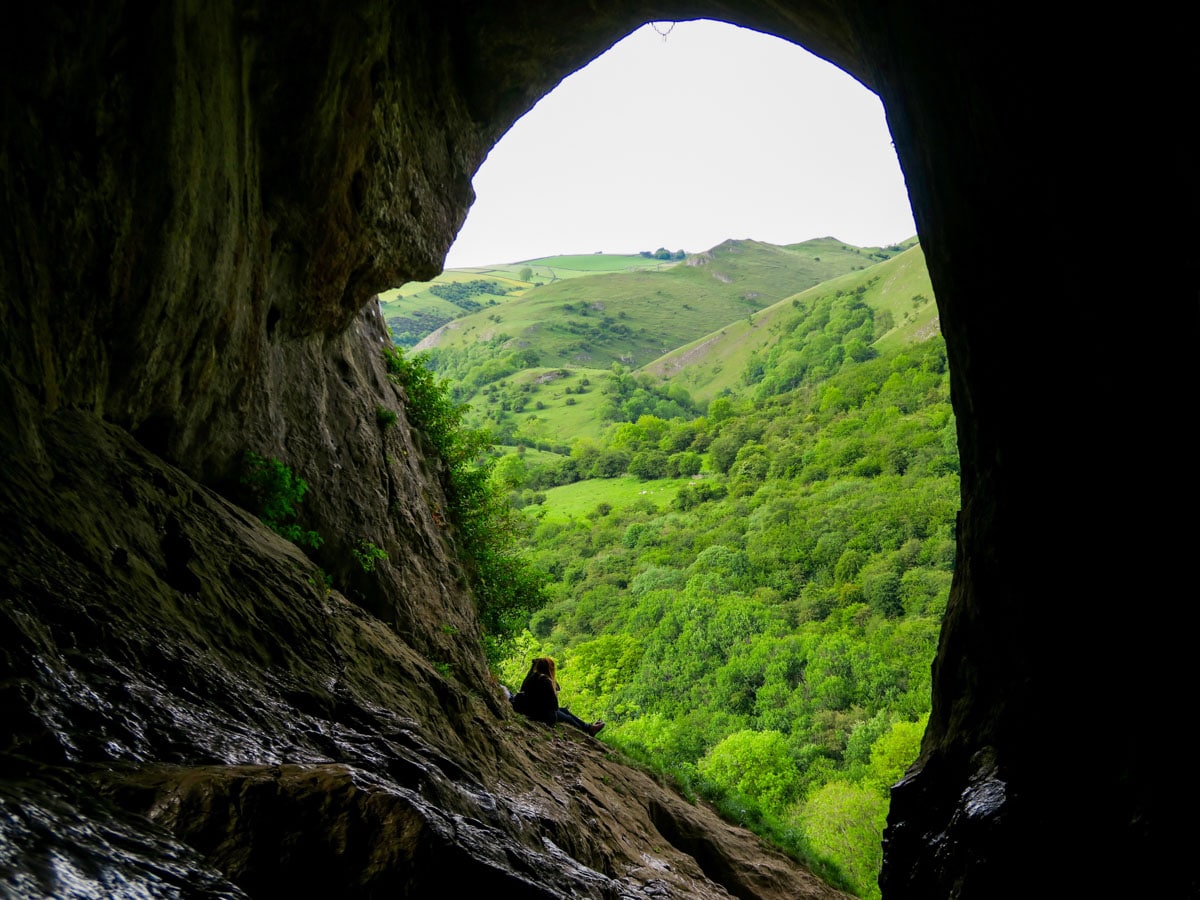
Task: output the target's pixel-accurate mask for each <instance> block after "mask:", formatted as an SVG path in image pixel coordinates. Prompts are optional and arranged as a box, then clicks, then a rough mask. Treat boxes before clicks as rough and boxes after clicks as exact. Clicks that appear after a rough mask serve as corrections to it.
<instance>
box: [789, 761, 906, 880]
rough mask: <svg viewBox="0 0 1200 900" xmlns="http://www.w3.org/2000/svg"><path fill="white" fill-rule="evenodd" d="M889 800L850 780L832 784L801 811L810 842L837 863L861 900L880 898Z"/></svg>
mask: <svg viewBox="0 0 1200 900" xmlns="http://www.w3.org/2000/svg"><path fill="white" fill-rule="evenodd" d="M887 810H888V801H887V798H886V797H882V796H880V795H879V794H878V793H877V792H876V791H872V790H869V789H867V788H864V787H859V786H858V785H856V784H851V783H850V782H848V781H831V782H829V783H828V784H826V785H825V786H824V787H821V788H820V789H818V790H817V791H816V792H815V793H814V794H813V795H812V796H811V797H810V798H809V799H808V801H807V802H806V803H804V804H802V806H801V807H800V809H799V814H798V816H797V819H798V820H799V823H800V827H801V828H803V829H804V832H805V834H806V835H807V836H808V839H809V842H810V843H811V844H812V845H813V846H814V847H816V848H817V849H818V850H820V851H822V852H823V853H824V854H827V855H828V856H829V857H831V858H832V859H833V861H834V862H836V863H837V865H838V868H840V869H841V870H842V872H844V873H845V875H846V877H847V878H848V879H850V882H851V884H853V885H854V888H855V893H857V894H858V896H859V897H864V898H866V897H869V898H877V897H879V896H880V894H879V885H878V882H877V879H878V878H879V868H880V866H881V865H882V864H883V828H884V825H886V824H887Z"/></svg>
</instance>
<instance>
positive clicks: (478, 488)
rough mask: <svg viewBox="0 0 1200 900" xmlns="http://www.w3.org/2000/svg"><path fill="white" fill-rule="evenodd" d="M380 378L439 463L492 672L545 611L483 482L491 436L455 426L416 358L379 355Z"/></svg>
mask: <svg viewBox="0 0 1200 900" xmlns="http://www.w3.org/2000/svg"><path fill="white" fill-rule="evenodd" d="M384 358H385V361H386V362H387V368H388V378H389V379H391V380H392V381H393V382H394V383H395V384H398V385H400V386H401V387H403V388H404V391H405V393H406V394H407V395H408V407H407V411H408V413H409V421H410V422H412V424H413V427H414V428H415V429H418V430H420V431H421V432H422V433H423V434H424V435H425V436H426V437H427V438H428V439H429V441H430V443H432V444H433V446H434V448H435V450H436V451H437V454H438V455H439V456H440V457H441V458H442V460H443V461H444V462H445V463H446V467H445V470H444V472H445V474H444V475H443V483H442V487H443V490H444V491H445V493H446V499H447V503H448V512H449V517H450V522H451V524H452V525H453V527H454V530H455V532H456V533H457V535H458V538H459V547H460V559H461V560H462V562H463V564H464V566H465V568H466V570H467V578H468V582H469V586H470V588H471V593H472V595H473V596H474V599H475V605H476V610H477V612H478V615H479V624H480V627H481V628H482V630H483V641H484V652H485V653H486V655H487V658H488V662H489V663H490V664H491V665H492V666H493V668H494V667H496V666H497V665H499V663H500V661H501V660H503V659H504V658H505V657H507V656H508V655H509V654H510V653H511V651H512V649H513V647H514V646H515V641H516V639H517V636H518V635H519V634H521V633H522V632H523V631H524V629H525V626H526V624H527V623H528V621H529V616H530V614H531V613H532V612H534V611H535V610H537V609H540V608H541V607H542V606H544V605H545V603H546V593H545V591H546V576H545V574H544V573H542V572H539V571H537V570H535V569H534V568H533V566H532V565H530V563H529V562H528V561H527V560H526V559H524V558H523V557H522V556H521V555H520V553H519V552H518V541H519V539H520V537H521V536H522V534H523V532H524V531H525V528H526V525H525V520H524V519H522V518H521V517H520V514H519V513H518V512H517V511H516V510H514V509H513V508H512V506H510V505H509V503H508V499H507V496H506V494H505V489H504V487H503V486H502V485H501V484H499V483H498V482H497V481H496V480H494V479H492V478H491V467H492V465H493V462H494V461H493V460H492V459H491V458H489V457H488V456H487V454H488V452H489V451H491V450H492V448H493V444H492V439H491V435H489V434H488V432H486V431H482V430H477V429H471V428H467V427H465V426H464V425H463V421H462V419H463V414H464V413H465V411H466V405H465V404H457V403H455V402H454V401H453V400H452V399H451V397H450V392H449V390H448V389H447V387H446V384H445V383H444V382H442V381H439V380H438V379H437V377H436V376H435V375H434V373H433V371H432V370H430V369H429V368H428V367H426V366H425V364H424V359H423V358H422V357H421V356H420V355H418V356H414V357H412V358H411V359H408V358H405V356H404V354H403V353H402V352H401V351H400V350H398V349H396V348H387V349H385V350H384Z"/></svg>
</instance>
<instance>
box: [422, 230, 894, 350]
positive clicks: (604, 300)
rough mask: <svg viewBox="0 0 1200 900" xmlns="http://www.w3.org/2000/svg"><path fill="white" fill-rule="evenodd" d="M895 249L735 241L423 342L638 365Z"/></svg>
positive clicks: (572, 289) (553, 290)
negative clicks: (718, 325)
mask: <svg viewBox="0 0 1200 900" xmlns="http://www.w3.org/2000/svg"><path fill="white" fill-rule="evenodd" d="M894 252H895V251H892V250H885V249H882V248H875V249H863V248H857V247H849V246H847V245H844V244H842V243H840V242H839V241H837V240H835V239H833V238H823V239H820V240H815V241H808V242H805V243H803V244H796V245H792V246H788V247H780V246H776V245H773V244H765V243H761V242H759V241H726V242H725V243H723V244H720V245H719V246H717V247H714V248H713V249H711V250H708V251H705V252H704V253H697V254H693V255H691V256H689V257H687V259H686V260H684V261H683V262H679V263H676V264H674V265H671V266H668V267H665V268H662V269H653V270H641V271H634V272H615V273H608V274H603V275H593V276H590V277H587V276H585V277H578V278H570V279H561V280H559V281H556V282H553V283H550V284H546V285H544V286H542V287H539V288H537V289H536V290H531V291H528V292H526V293H525V294H523V295H522V296H521V297H520V298H518V299H514V300H512V301H510V302H508V303H505V304H503V305H498V306H496V307H494V308H489V309H486V310H481V311H479V312H476V313H474V314H472V315H467V316H463V317H462V318H459V319H456V320H455V321H453V322H451V323H450V324H449V325H447V326H446V327H445V328H443V329H441V330H440V331H438V332H437V333H436V334H434V335H431V336H430V337H429V338H427V339H425V340H424V341H422V342H421V343H420V344H418V345H417V346H418V349H430V348H434V347H436V348H438V349H439V350H441V351H443V352H450V353H453V352H455V351H460V350H462V349H463V348H467V347H470V346H471V345H472V344H475V343H478V342H488V341H495V342H497V343H498V344H499V348H498V349H511V348H532V349H534V350H535V351H536V352H537V355H538V360H539V363H540V364H541V365H566V366H583V367H587V368H594V369H606V368H608V367H609V366H611V365H612V363H614V362H618V363H621V364H622V365H626V366H629V367H630V368H637V367H639V366H642V365H645V364H646V363H648V362H650V361H652V360H654V359H657V358H658V357H660V356H662V355H663V354H664V353H667V352H669V351H671V350H673V349H675V348H676V347H678V346H680V345H682V344H687V343H690V342H691V341H694V340H696V339H697V338H700V337H702V336H703V335H706V334H708V333H710V332H711V331H712V330H713V325H714V323H728V322H734V321H737V320H739V319H743V318H747V317H749V316H751V315H752V314H754V313H756V312H758V311H759V310H761V309H763V308H764V307H767V306H770V305H771V304H773V303H775V302H777V301H779V300H782V299H783V298H785V297H790V296H791V295H793V294H795V293H797V292H799V291H802V290H804V289H806V288H809V287H812V286H813V285H816V284H819V283H821V282H824V281H827V280H829V279H830V278H834V277H837V276H839V275H842V274H845V273H847V272H851V271H854V270H857V269H863V268H866V267H867V266H869V265H872V264H874V263H876V262H878V261H879V260H880V259H886V258H888V257H889V256H890V255H894ZM577 259H584V260H586V259H588V257H581V258H577Z"/></svg>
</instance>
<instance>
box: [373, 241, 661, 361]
mask: <svg viewBox="0 0 1200 900" xmlns="http://www.w3.org/2000/svg"><path fill="white" fill-rule="evenodd" d="M664 265H669V263H667V262H664V261H663V260H661V259H654V258H647V257H644V256H641V255H638V254H628V255H625V254H611V253H597V254H591V255H588V256H548V257H543V258H540V259H530V260H525V261H523V262H515V263H506V264H503V265H493V266H476V267H471V268H463V269H447V270H446V271H444V272H443V273H442V274H441V275H439V276H438V277H437V278H435V279H434V280H433V281H413V282H409V283H408V284H406V285H404V286H403V287H398V288H394V289H392V290H390V291H385V292H383V293H382V294H380V295H379V306H380V309H381V310H382V312H383V317H384V320H385V321H386V322H387V323H388V327H389V328H391V330H392V337H393V340H395V342H396V343H397V344H398V345H399V346H401V347H411V346H413V345H415V344H417V343H418V342H420V341H421V339H422V338H425V337H427V336H428V335H430V334H432V333H433V332H435V331H437V329H439V328H441V327H442V326H443V325H445V324H446V323H447V322H450V321H452V320H454V319H457V318H459V317H461V316H464V315H468V314H470V313H471V312H474V311H475V310H474V309H472V308H470V307H469V306H463V305H459V304H456V303H454V302H452V301H450V300H447V299H446V298H445V297H444V296H439V294H445V293H447V292H446V291H444V290H442V288H444V287H445V286H447V285H453V284H461V285H471V284H475V285H477V290H478V289H479V288H481V287H482V285H484V284H486V285H491V286H492V287H493V290H491V291H488V292H483V291H482V290H479V292H478V293H473V294H472V295H471V297H470V299H472V300H474V301H476V302H477V303H478V304H479V305H480V306H481V307H492V306H496V305H497V304H500V303H506V302H508V301H510V300H514V299H516V298H518V297H521V296H523V295H524V294H525V292H526V291H528V290H530V289H532V288H535V287H539V286H541V285H543V284H552V283H554V282H556V281H561V280H563V279H567V278H578V277H579V276H581V275H595V274H598V273H606V272H628V271H636V270H640V269H657V268H661V267H662V266H664Z"/></svg>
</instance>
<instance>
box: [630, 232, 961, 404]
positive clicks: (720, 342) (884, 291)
mask: <svg viewBox="0 0 1200 900" xmlns="http://www.w3.org/2000/svg"><path fill="white" fill-rule="evenodd" d="M838 294H855V295H856V296H857V297H858V298H860V299H861V300H862V302H863V303H866V304H867V305H868V306H870V307H871V308H872V309H874V310H875V311H876V315H877V321H878V322H879V323H880V324H881V326H882V327H879V328H877V334H878V336H877V337H876V339H875V341H874V342H873V343H874V344H875V345H876V346H878V347H880V348H884V347H893V346H897V345H902V344H905V343H911V342H912V341H918V340H924V339H925V338H927V337H929V336H931V335H933V334H936V333H937V331H938V319H937V306H936V305H935V304H934V302H933V287H932V285H931V284H930V282H929V270H928V269H927V268H926V266H925V255H924V254H923V253H922V251H921V248H920V247H919V246H913V247H910V248H909V249H908V250H905V251H904V252H903V253H901V254H900V255H899V256H896V257H893V258H890V259H888V260H886V261H884V262H879V263H877V264H876V265H874V266H872V267H871V268H869V269H866V270H863V271H856V272H851V273H849V274H846V275H842V276H839V277H836V278H831V279H830V280H828V281H825V282H822V283H821V284H819V285H817V286H815V287H812V288H809V289H808V290H806V291H802V292H800V293H798V294H796V296H794V297H787V298H785V299H783V300H780V301H779V302H777V303H774V304H772V305H771V306H769V307H766V308H765V309H762V310H760V311H759V312H757V313H755V314H754V315H753V316H748V317H746V318H745V319H740V320H738V321H735V322H729V323H728V324H726V325H724V326H723V327H722V328H720V329H719V330H717V331H713V332H711V333H710V334H706V335H705V336H704V337H701V338H699V339H697V340H695V341H692V342H691V343H689V344H686V345H684V346H682V347H678V348H676V349H675V350H672V351H671V352H670V353H665V354H663V355H662V356H661V357H659V358H658V359H656V360H653V361H652V362H650V363H647V364H646V365H645V366H643V367H642V369H641V371H643V372H645V373H647V374H650V375H655V376H657V377H659V378H660V379H662V380H663V381H666V382H670V383H671V384H677V385H681V386H682V387H683V388H685V389H686V390H687V391H688V392H689V393H690V394H691V396H692V397H693V399H695V400H697V401H700V402H702V403H706V402H708V401H709V400H711V399H712V398H713V397H715V396H716V395H717V394H718V393H720V392H721V391H724V390H740V389H741V388H742V387H744V384H743V382H742V376H743V374H744V372H745V370H746V366H747V364H748V363H749V362H750V360H751V359H752V358H753V357H754V356H755V355H756V354H763V353H765V352H767V351H769V350H770V348H771V347H772V346H774V345H775V344H776V343H778V342H779V340H780V339H781V337H782V336H783V335H784V334H785V333H786V330H787V327H788V325H787V322H788V320H789V319H791V318H794V317H795V315H796V313H797V310H801V309H804V308H805V307H807V306H808V305H810V304H811V303H813V302H814V301H815V300H817V299H818V298H821V297H827V296H829V295H838Z"/></svg>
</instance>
